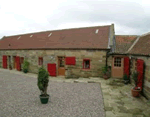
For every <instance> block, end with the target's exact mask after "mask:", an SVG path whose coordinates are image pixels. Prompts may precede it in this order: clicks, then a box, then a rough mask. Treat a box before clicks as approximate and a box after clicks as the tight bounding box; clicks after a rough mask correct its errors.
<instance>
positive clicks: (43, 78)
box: [37, 67, 49, 96]
mask: <svg viewBox="0 0 150 117" xmlns="http://www.w3.org/2000/svg"><path fill="white" fill-rule="evenodd" d="M48 76H49V74H48V72H47V71H46V70H45V69H44V68H43V67H40V68H39V71H38V82H37V85H38V88H39V90H40V91H41V95H43V96H47V87H48V82H49V79H48Z"/></svg>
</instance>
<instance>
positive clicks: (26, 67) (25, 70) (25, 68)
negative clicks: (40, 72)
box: [23, 60, 29, 73]
mask: <svg viewBox="0 0 150 117" xmlns="http://www.w3.org/2000/svg"><path fill="white" fill-rule="evenodd" d="M28 69H29V62H28V61H27V60H24V62H23V72H24V73H27V72H28Z"/></svg>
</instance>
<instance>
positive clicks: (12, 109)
mask: <svg viewBox="0 0 150 117" xmlns="http://www.w3.org/2000/svg"><path fill="white" fill-rule="evenodd" d="M0 92H1V94H0V117H41V116H42V117H104V116H105V113H104V105H103V98H102V93H101V89H100V85H99V84H98V83H69V82H68V83H66V82H65V83H62V82H54V81H50V82H49V86H48V94H50V96H51V97H50V98H51V99H50V102H49V103H48V104H46V105H43V104H41V102H40V99H39V95H40V91H39V89H38V87H37V79H36V78H34V77H28V76H25V75H21V74H13V73H10V72H9V71H0Z"/></svg>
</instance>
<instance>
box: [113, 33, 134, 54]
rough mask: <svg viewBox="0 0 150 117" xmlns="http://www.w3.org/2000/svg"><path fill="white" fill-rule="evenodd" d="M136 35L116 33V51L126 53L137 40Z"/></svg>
mask: <svg viewBox="0 0 150 117" xmlns="http://www.w3.org/2000/svg"><path fill="white" fill-rule="evenodd" d="M136 38H137V36H136V35H116V51H115V53H125V52H127V50H128V49H129V48H130V47H131V45H132V44H133V42H134V41H135V40H136Z"/></svg>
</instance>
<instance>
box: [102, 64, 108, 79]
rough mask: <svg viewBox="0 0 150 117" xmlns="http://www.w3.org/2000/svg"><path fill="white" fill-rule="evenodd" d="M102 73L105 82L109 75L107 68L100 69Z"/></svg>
mask: <svg viewBox="0 0 150 117" xmlns="http://www.w3.org/2000/svg"><path fill="white" fill-rule="evenodd" d="M102 72H103V78H104V79H105V80H107V79H108V78H109V77H108V75H109V72H108V66H104V67H103V68H102Z"/></svg>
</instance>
